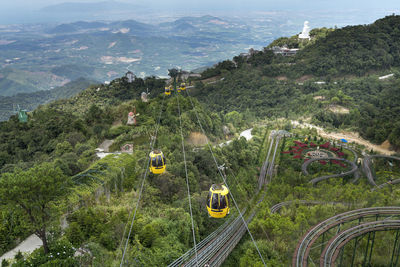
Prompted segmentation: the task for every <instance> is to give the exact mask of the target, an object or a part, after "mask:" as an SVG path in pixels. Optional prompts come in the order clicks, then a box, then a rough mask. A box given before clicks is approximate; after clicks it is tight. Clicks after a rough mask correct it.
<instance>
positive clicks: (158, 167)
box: [149, 150, 167, 174]
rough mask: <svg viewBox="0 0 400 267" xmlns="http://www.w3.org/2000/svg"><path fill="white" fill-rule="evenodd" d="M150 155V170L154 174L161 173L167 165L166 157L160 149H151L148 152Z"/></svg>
mask: <svg viewBox="0 0 400 267" xmlns="http://www.w3.org/2000/svg"><path fill="white" fill-rule="evenodd" d="M149 157H150V167H149V168H150V172H152V173H154V174H161V173H163V172H165V169H166V167H167V165H166V163H167V161H166V159H165V156H164V154H163V153H162V151H161V150H153V151H151V152H150V154H149Z"/></svg>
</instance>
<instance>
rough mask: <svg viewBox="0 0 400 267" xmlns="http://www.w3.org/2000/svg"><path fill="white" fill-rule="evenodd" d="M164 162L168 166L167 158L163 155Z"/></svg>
mask: <svg viewBox="0 0 400 267" xmlns="http://www.w3.org/2000/svg"><path fill="white" fill-rule="evenodd" d="M162 158H163V161H164V165H165V164H167V160H166V159H165V156H164V155H163V157H162Z"/></svg>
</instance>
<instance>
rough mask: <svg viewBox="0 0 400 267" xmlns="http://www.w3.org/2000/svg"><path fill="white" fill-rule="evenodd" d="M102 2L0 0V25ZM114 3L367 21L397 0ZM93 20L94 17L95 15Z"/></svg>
mask: <svg viewBox="0 0 400 267" xmlns="http://www.w3.org/2000/svg"><path fill="white" fill-rule="evenodd" d="M103 1H110V0H0V24H12V23H31V22H50V21H52V22H64V21H73V20H93V16H92V17H90V16H87V17H85V16H84V15H82V16H74V14H70V13H63V14H61V15H62V16H61V15H60V14H48V13H44V12H39V10H40V9H41V8H43V7H46V6H49V5H55V4H60V3H65V2H80V3H93V2H103ZM117 2H121V3H130V4H133V5H137V6H141V7H144V8H146V10H145V11H146V12H144V11H139V13H140V15H143V16H146V14H147V12H150V11H158V12H159V13H162V12H164V13H169V15H171V14H172V15H174V14H175V15H177V16H183V15H189V16H190V15H193V14H195V15H201V14H211V15H217V16H219V15H222V16H230V15H232V14H233V13H236V14H235V15H238V14H239V15H244V16H247V15H248V14H250V12H269V11H290V12H293V11H301V12H303V13H305V14H307V15H309V16H310V17H311V18H312V17H313V16H314V15H315V14H318V15H319V16H321V14H322V15H323V13H326V14H328V16H331V15H332V14H335V15H336V14H339V13H343V14H345V16H344V18H346V17H349V18H350V17H352V16H353V17H356V18H357V19H356V20H351V22H355V23H371V22H373V20H375V19H378V18H380V17H382V16H384V15H387V14H392V13H396V14H399V13H400V0H381V1H376V0H302V1H300V0H117ZM160 11H161V12H160ZM353 11H354V14H353V13H352V12H353ZM109 14H110V15H109ZM113 14H114V15H113ZM343 14H342V15H343ZM135 15H136V16H137V15H138V13H136V14H132V18H136V19H138V20H140V19H141V18H140V17H135ZM248 16H249V17H250V16H251V15H248ZM342 17H343V16H342ZM100 18H103V19H104V20H115V19H120V18H119V17H118V15H115V13H113V12H108V13H106V14H103V15H102V16H100ZM121 18H122V17H121ZM145 18H146V17H145ZM96 19H98V18H97V17H96ZM142 19H143V17H142ZM335 23H336V22H335Z"/></svg>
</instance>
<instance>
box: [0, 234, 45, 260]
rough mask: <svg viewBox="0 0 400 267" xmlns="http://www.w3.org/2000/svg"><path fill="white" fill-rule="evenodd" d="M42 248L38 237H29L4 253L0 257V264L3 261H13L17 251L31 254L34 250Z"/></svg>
mask: <svg viewBox="0 0 400 267" xmlns="http://www.w3.org/2000/svg"><path fill="white" fill-rule="evenodd" d="M41 246H42V240H40V238H39V237H37V236H36V235H30V236H29V237H28V238H27V239H25V240H24V241H23V242H22V243H20V244H19V245H18V246H16V247H15V248H13V249H12V250H10V251H9V252H7V253H5V254H4V255H3V256H1V257H0V262H1V261H2V260H3V259H13V258H14V257H15V255H16V254H17V253H18V251H21V252H22V253H24V252H29V253H31V252H32V251H34V250H35V249H37V248H39V247H41Z"/></svg>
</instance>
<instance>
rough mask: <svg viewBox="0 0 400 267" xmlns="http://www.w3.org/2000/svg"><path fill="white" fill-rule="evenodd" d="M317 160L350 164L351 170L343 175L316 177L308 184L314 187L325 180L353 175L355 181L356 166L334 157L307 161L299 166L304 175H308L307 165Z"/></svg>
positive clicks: (351, 162) (348, 161)
mask: <svg viewBox="0 0 400 267" xmlns="http://www.w3.org/2000/svg"><path fill="white" fill-rule="evenodd" d="M319 160H338V161H344V162H346V163H348V164H350V165H351V166H352V169H351V170H350V171H347V172H343V173H338V174H332V175H325V176H321V177H317V178H314V179H312V180H311V181H310V183H312V184H313V185H315V184H316V183H319V182H321V181H323V180H327V179H330V178H338V177H343V176H347V175H350V174H354V176H355V178H356V179H357V176H358V173H357V170H358V167H357V165H356V164H355V163H354V162H353V161H350V160H347V159H343V158H334V157H326V158H315V159H309V160H307V161H306V162H304V163H303V165H302V166H301V170H302V171H303V173H304V175H309V173H308V171H307V167H308V165H310V164H311V163H313V162H314V161H319Z"/></svg>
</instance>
